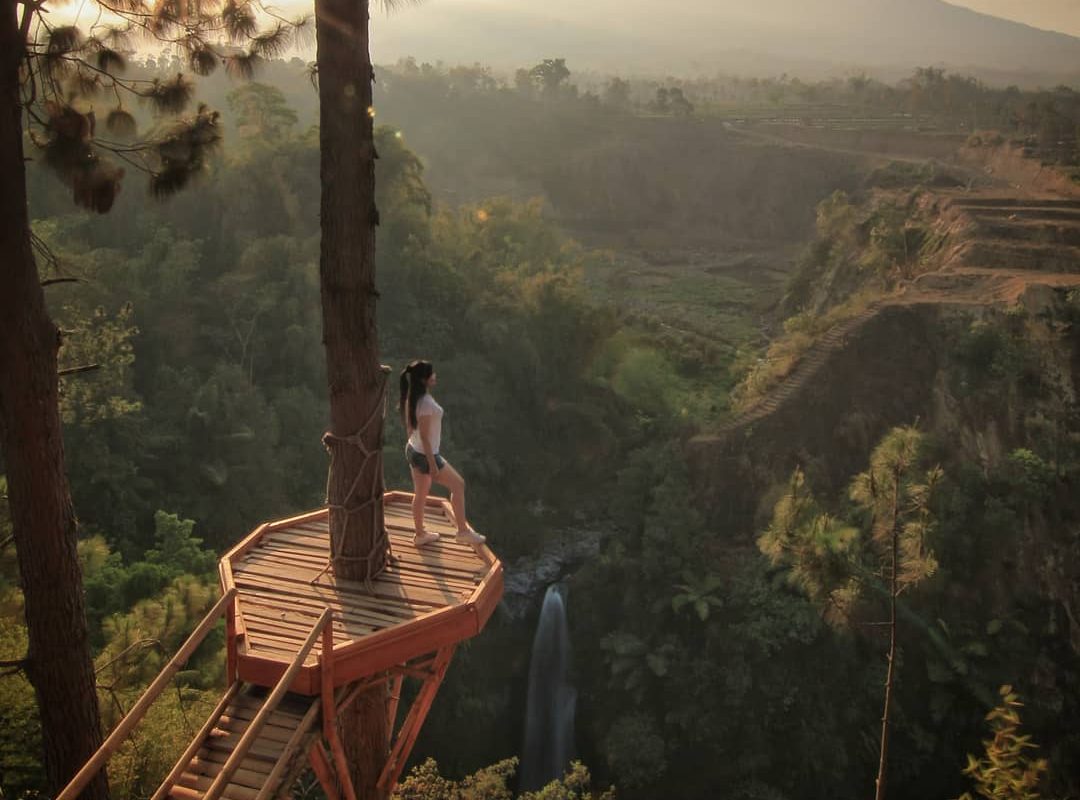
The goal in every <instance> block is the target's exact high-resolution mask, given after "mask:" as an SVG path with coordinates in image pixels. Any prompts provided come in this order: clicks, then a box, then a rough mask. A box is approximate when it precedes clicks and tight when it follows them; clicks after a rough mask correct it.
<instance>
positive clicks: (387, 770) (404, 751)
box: [378, 645, 456, 793]
mask: <svg viewBox="0 0 1080 800" xmlns="http://www.w3.org/2000/svg"><path fill="white" fill-rule="evenodd" d="M455 646H456V645H448V646H446V647H442V648H440V649H439V652H438V654H437V655H436V656H435V664H434V669H433V670H432V674H431V675H429V676H428V677H427V678H426V679H425V680H424V685H423V686H421V687H420V692H419V693H418V694H417V695H416V699H415V700H414V701H413V704H412V708H410V709H409V714H408V716H406V717H405V722H404V723H403V724H402V726H401V731H400V732H399V733H398V737H397V740H396V741H395V742H394V746H393V748H392V749H391V750H390V757H389V758H388V759H387V761H386V766H385V767H384V768H383V771H382V774H381V775H380V776H379V782H378V786H379V788H380V789H381V790H383V791H384V792H387V793H390V792H391V791H393V788H394V786H395V785H397V781H398V777H400V775H401V770H402V769H404V768H405V762H406V761H407V760H408V758H409V753H411V752H412V748H413V745H414V744H416V737H417V736H418V735H419V734H420V727H421V726H422V725H423V724H424V720H425V719H426V718H427V714H428V711H430V710H431V704H432V702H433V701H434V700H435V693H436V692H438V691H439V686H440V685H441V684H442V681H443V678H444V677H445V676H446V668H447V667H449V666H450V659H451V658H452V657H453V655H454V648H455Z"/></svg>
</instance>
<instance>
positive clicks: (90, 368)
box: [56, 364, 101, 378]
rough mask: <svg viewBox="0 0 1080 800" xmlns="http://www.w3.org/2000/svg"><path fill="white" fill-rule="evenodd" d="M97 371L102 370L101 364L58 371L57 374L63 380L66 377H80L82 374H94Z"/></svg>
mask: <svg viewBox="0 0 1080 800" xmlns="http://www.w3.org/2000/svg"><path fill="white" fill-rule="evenodd" d="M95 369H101V364H83V365H82V366H79V367H68V368H67V369H60V370H57V371H56V374H57V375H59V376H60V377H61V378H62V377H64V376H65V375H78V374H79V373H81V372H93V371H94V370H95Z"/></svg>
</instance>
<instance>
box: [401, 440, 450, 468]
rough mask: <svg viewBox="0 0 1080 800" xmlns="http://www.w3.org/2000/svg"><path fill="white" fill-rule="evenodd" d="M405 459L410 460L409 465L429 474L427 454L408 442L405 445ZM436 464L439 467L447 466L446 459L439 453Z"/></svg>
mask: <svg viewBox="0 0 1080 800" xmlns="http://www.w3.org/2000/svg"><path fill="white" fill-rule="evenodd" d="M405 460H406V461H408V462H409V466H410V467H412V468H413V469H415V470H419V471H420V472H422V473H424V474H425V475H427V474H428V472H429V470H428V461H427V456H426V455H424V454H423V453H421V452H420V451H419V450H417V449H416V448H415V447H413V446H412V445H411V444H406V445H405ZM435 464H436V466H438V468H439V469H442V468H443V467H445V466H446V459H445V458H443V457H442V456H440V455H439V454H438V453H436V454H435Z"/></svg>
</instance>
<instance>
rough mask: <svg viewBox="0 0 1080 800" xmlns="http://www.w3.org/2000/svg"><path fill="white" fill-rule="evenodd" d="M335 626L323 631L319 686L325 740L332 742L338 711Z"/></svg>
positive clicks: (327, 627) (329, 626) (328, 626)
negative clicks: (335, 689) (335, 670)
mask: <svg viewBox="0 0 1080 800" xmlns="http://www.w3.org/2000/svg"><path fill="white" fill-rule="evenodd" d="M333 628H334V626H333V625H332V624H331V625H327V626H326V627H325V628H324V629H323V638H322V654H321V655H320V656H319V684H320V690H321V691H320V694H321V695H322V727H323V738H324V739H326V740H327V741H330V733H331V732H332V731H333V730H334V721H335V719H336V718H337V709H336V708H335V707H334V630H333Z"/></svg>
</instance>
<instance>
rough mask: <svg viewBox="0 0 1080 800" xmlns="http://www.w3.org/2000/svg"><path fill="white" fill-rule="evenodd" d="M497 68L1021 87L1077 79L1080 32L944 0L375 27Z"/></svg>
mask: <svg viewBox="0 0 1080 800" xmlns="http://www.w3.org/2000/svg"><path fill="white" fill-rule="evenodd" d="M404 55H413V56H416V57H417V58H418V59H421V60H429V61H434V60H438V59H441V60H444V61H446V62H449V63H462V62H464V63H471V62H474V61H479V62H482V63H488V64H493V65H496V66H500V67H511V66H521V65H526V64H532V63H535V62H536V61H538V60H539V59H541V58H549V57H563V58H566V59H567V60H568V62H569V63H570V66H571V68H572V69H575V70H579V71H580V70H599V71H603V72H620V73H652V74H656V73H659V74H688V73H701V72H706V73H711V72H714V71H716V70H718V69H719V70H729V71H740V72H748V73H749V72H752V73H755V74H779V73H780V72H784V71H787V72H790V73H792V74H800V75H812V76H820V75H822V74H827V73H832V74H835V73H843V72H850V71H851V70H853V69H858V68H866V69H868V70H870V71H873V72H875V73H877V74H879V75H883V76H885V77H890V76H892V75H895V74H908V73H909V72H910V71H911V69H912V67H914V66H915V65H929V64H933V65H938V66H945V67H948V68H950V69H955V70H962V71H966V72H973V73H977V74H980V75H982V76H985V77H987V78H988V79H1008V80H1010V81H1015V82H1020V83H1024V84H1038V83H1043V84H1046V83H1051V82H1067V81H1075V80H1077V79H1078V78H1080V38H1076V37H1073V36H1068V35H1066V34H1063V33H1055V32H1051V31H1043V30H1038V29H1036V28H1032V27H1030V26H1027V25H1022V24H1020V23H1016V22H1010V21H1008V20H1003V19H1000V18H998V17H992V16H989V15H986V14H980V13H978V12H975V11H971V10H969V9H966V8H960V7H959V6H954V5H950V4H949V3H946V2H943V1H942V0H711V2H706V3H702V2H700V0H669V2H667V3H658V2H656V0H649V1H648V2H645V0H546V1H545V2H542V3H538V2H535V0H497V1H496V0H428V2H426V3H424V4H423V5H421V6H419V7H413V8H408V9H405V10H403V11H399V12H396V13H395V14H394V15H392V16H391V17H389V18H386V17H383V16H377V18H376V20H375V22H374V56H375V58H376V60H377V61H380V62H383V63H385V62H387V61H392V60H395V59H396V58H398V57H401V56H404Z"/></svg>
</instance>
